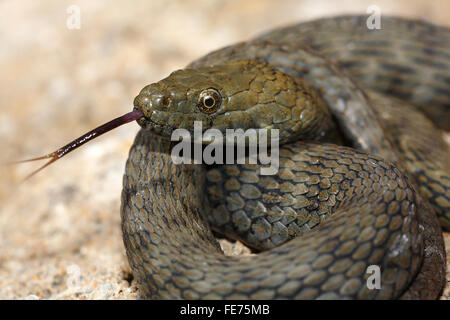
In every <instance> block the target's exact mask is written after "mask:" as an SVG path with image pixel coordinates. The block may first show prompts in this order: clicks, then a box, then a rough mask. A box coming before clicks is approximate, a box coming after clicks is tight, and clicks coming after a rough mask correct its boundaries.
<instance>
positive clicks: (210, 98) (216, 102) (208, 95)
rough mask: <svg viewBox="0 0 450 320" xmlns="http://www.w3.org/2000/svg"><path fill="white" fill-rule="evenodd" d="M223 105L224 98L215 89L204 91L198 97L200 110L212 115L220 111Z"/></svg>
mask: <svg viewBox="0 0 450 320" xmlns="http://www.w3.org/2000/svg"><path fill="white" fill-rule="evenodd" d="M221 104H222V97H221V96H220V93H219V92H218V91H217V90H215V89H206V90H203V91H202V92H201V93H200V95H199V97H198V104H197V106H198V108H199V109H200V111H201V112H203V113H206V114H211V113H214V112H216V111H217V109H219V107H220V105H221Z"/></svg>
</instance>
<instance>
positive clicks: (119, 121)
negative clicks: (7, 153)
mask: <svg viewBox="0 0 450 320" xmlns="http://www.w3.org/2000/svg"><path fill="white" fill-rule="evenodd" d="M143 116H144V114H143V113H142V111H140V110H137V109H135V110H133V111H131V112H129V113H127V114H124V115H123V116H121V117H118V118H115V119H114V120H111V121H109V122H107V123H105V124H102V125H101V126H99V127H97V128H95V129H94V130H91V131H89V132H87V133H85V134H83V135H82V136H81V137H79V138H77V139H75V140H73V141H71V142H69V143H68V144H66V145H65V146H63V147H61V148H59V149H58V150H56V151H54V152H52V153H49V154H46V155H45V156H41V157H37V158H33V159H27V160H20V161H15V162H12V164H17V163H23V162H30V161H37V160H43V159H50V160H49V161H48V162H46V163H45V164H44V165H43V166H42V167H40V168H38V169H36V170H35V171H33V172H32V173H30V174H29V175H28V176H27V177H26V178H25V179H24V180H27V179H29V178H31V177H32V176H34V175H35V174H36V173H38V172H39V171H41V170H42V169H44V168H45V167H47V166H49V165H50V164H52V163H53V162H55V161H56V160H58V159H61V158H62V157H64V156H65V155H66V154H68V153H69V152H71V151H73V150H75V149H77V148H78V147H80V146H82V145H83V144H85V143H86V142H89V141H91V140H93V139H95V138H97V137H99V136H101V135H102V134H104V133H106V132H108V131H111V130H112V129H115V128H117V127H120V126H121V125H123V124H126V123H128V122H131V121H134V120H138V119H139V118H142V117H143Z"/></svg>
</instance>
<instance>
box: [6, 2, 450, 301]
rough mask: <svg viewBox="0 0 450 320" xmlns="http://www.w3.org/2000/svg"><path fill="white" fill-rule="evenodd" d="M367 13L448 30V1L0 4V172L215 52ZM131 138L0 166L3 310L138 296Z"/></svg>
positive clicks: (126, 130) (130, 133) (122, 108)
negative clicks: (76, 19) (124, 200)
mask: <svg viewBox="0 0 450 320" xmlns="http://www.w3.org/2000/svg"><path fill="white" fill-rule="evenodd" d="M430 3H432V5H431V4H430ZM71 4H76V5H78V6H79V8H80V9H81V28H80V29H68V28H67V25H66V22H67V19H68V16H69V14H68V13H67V12H66V10H67V9H68V7H69V5H71ZM370 4H376V5H378V6H379V7H380V8H381V10H382V14H384V13H385V14H397V15H403V16H408V17H423V18H426V19H428V20H429V21H432V22H435V23H438V24H442V25H447V26H449V25H450V22H449V21H450V19H449V18H448V13H449V12H450V3H449V2H448V1H446V0H435V1H432V2H430V1H428V0H424V1H422V0H420V1H419V0H416V1H412V0H410V1H406V0H405V1H395V2H394V1H332V0H329V1H325V0H303V1H301V0H295V1H289V0H288V1H276V2H275V1H270V0H262V1H256V0H252V1H245V2H244V1H238V0H232V1H221V0H214V1H199V0H188V1H181V0H180V1H163V0H160V1H133V2H130V1H100V0H98V1H87V0H86V1H60V0H42V1H31V0H29V1H13V0H9V1H8V0H5V1H2V2H0V43H1V45H0V70H1V72H0V149H1V155H0V162H5V161H10V160H12V159H23V158H28V157H33V156H37V155H41V154H43V153H47V152H50V151H53V150H54V149H55V148H57V147H59V146H61V145H63V144H65V143H66V142H68V141H70V140H72V139H73V138H74V137H77V136H79V135H80V134H81V133H84V132H86V131H88V130H90V129H91V128H93V127H95V126H97V125H99V124H101V123H104V122H106V121H108V120H110V119H112V118H113V117H116V116H119V115H121V114H124V113H125V112H128V111H129V110H131V107H132V101H133V98H134V96H135V95H136V94H137V93H138V92H139V90H140V89H141V88H142V87H143V86H144V85H146V84H149V83H151V82H155V81H157V80H159V79H161V78H163V77H165V76H166V75H168V74H169V73H170V72H171V71H173V70H175V69H179V68H182V67H183V66H185V65H186V64H187V63H189V62H190V61H191V60H193V59H195V58H197V57H199V56H200V55H203V54H205V53H207V52H209V51H211V50H213V49H217V48H219V47H221V46H223V45H226V44H230V43H233V42H236V41H239V40H245V39H248V38H249V37H251V36H253V35H256V34H258V33H260V32H262V31H264V30H268V29H270V28H272V27H274V26H280V25H285V24H288V23H293V22H298V21H304V20H310V19H313V18H317V17H322V16H326V15H334V14H338V13H356V12H359V13H364V12H365V11H366V8H367V7H368V5H370ZM137 130H138V126H137V125H136V124H130V125H128V126H125V127H122V128H119V129H117V130H115V131H113V132H111V133H109V134H108V135H107V136H104V137H101V138H99V139H98V140H97V141H94V142H92V143H90V144H89V145H87V146H86V147H84V148H82V149H81V150H79V151H78V152H75V153H73V154H71V155H69V156H68V157H67V158H66V159H65V161H62V162H59V163H58V164H56V165H54V166H52V167H50V168H48V169H47V170H46V171H45V172H42V173H40V174H38V175H37V176H35V177H34V178H33V179H31V180H29V181H27V182H26V183H23V184H19V182H20V181H21V179H22V178H23V177H24V176H25V175H26V174H27V173H29V172H30V171H31V170H32V169H33V168H36V164H34V165H21V166H17V167H1V168H0V174H1V177H2V179H0V298H3V299H118V298H120V299H130V298H137V297H138V296H139V295H138V292H137V289H136V287H135V286H134V282H133V281H132V276H131V274H130V270H129V267H128V263H127V260H126V257H125V252H124V247H123V244H122V239H121V231H120V215H119V206H120V190H121V184H122V174H123V168H124V163H125V160H126V157H127V153H128V149H129V147H130V145H131V143H132V140H133V138H134V135H135V134H136V132H137ZM446 241H447V248H450V237H447V239H446ZM234 250H235V251H236V250H237V251H240V250H244V249H240V248H239V247H238V248H235V249H234ZM448 255H450V254H448ZM448 287H449V286H447V291H446V293H444V295H446V296H447V297H449V296H450V290H449V288H448Z"/></svg>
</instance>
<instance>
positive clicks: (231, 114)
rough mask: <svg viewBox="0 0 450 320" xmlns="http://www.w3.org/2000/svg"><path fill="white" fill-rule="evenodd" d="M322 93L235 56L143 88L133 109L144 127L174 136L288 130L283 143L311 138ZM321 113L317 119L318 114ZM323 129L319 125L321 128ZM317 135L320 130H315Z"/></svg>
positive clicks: (321, 110)
mask: <svg viewBox="0 0 450 320" xmlns="http://www.w3.org/2000/svg"><path fill="white" fill-rule="evenodd" d="M318 100H320V99H319V98H318V96H317V95H316V94H315V92H313V91H312V90H310V89H308V88H306V87H305V86H304V85H303V83H302V82H301V81H300V80H298V79H296V78H292V77H290V76H287V75H286V74H284V73H282V72H281V71H278V70H276V69H275V68H273V67H272V66H270V65H269V64H267V63H265V62H262V61H255V60H235V61H229V62H227V63H224V64H219V65H214V66H207V67H200V68H196V69H183V70H178V71H175V72H173V73H172V74H170V75H169V76H168V77H167V78H165V79H162V80H161V81H159V82H156V83H153V84H150V85H148V86H146V87H144V88H143V89H142V90H141V92H140V93H139V95H138V96H137V97H136V98H135V100H134V107H135V108H136V109H138V110H141V111H142V112H143V114H144V117H143V118H141V119H140V120H138V123H139V124H140V125H141V126H142V127H143V128H145V129H148V130H151V131H153V132H155V133H157V134H159V135H162V136H165V137H170V135H171V134H172V132H173V131H174V130H175V129H187V130H188V131H190V132H191V133H192V132H193V130H194V121H201V122H202V130H203V131H205V130H207V129H210V128H215V129H218V130H220V131H221V132H223V133H225V130H226V129H243V130H244V131H245V130H247V129H250V128H252V129H285V128H289V131H288V130H280V141H281V142H284V141H288V140H294V139H297V138H298V136H299V135H296V134H294V135H293V132H294V133H302V134H303V136H304V137H308V135H310V134H311V131H313V130H315V131H317V127H318V126H317V123H316V122H317V121H320V120H321V119H322V118H323V113H324V109H325V112H326V108H325V107H324V106H323V105H322V104H321V102H320V101H318ZM319 114H320V115H322V117H320V116H319V117H318V116H317V115H319ZM319 127H320V126H319ZM314 134H317V132H314Z"/></svg>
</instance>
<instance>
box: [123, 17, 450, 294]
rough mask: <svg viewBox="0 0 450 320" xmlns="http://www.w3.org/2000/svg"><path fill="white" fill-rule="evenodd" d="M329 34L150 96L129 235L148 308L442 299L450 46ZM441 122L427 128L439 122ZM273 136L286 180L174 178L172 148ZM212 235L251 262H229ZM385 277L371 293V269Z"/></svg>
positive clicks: (188, 168)
mask: <svg viewBox="0 0 450 320" xmlns="http://www.w3.org/2000/svg"><path fill="white" fill-rule="evenodd" d="M366 18H367V17H364V16H342V17H334V18H324V19H320V20H316V21H312V22H306V23H301V24H297V25H294V26H290V27H285V28H281V29H277V30H273V31H270V32H268V33H266V34H264V35H262V36H260V37H258V38H255V39H253V40H250V41H247V42H242V43H238V44H235V45H231V46H228V47H225V48H222V49H220V50H217V51H214V52H212V53H210V54H208V55H206V56H204V57H202V58H200V59H198V60H196V61H194V62H193V63H191V64H190V65H189V66H187V68H186V69H183V70H178V71H175V72H173V73H172V74H171V75H169V76H168V77H167V78H165V79H163V80H161V81H159V82H157V83H153V84H151V85H148V86H146V87H144V88H143V89H142V91H141V92H140V93H139V95H138V96H137V97H136V98H135V101H134V107H135V109H138V110H140V111H141V112H142V113H143V114H144V116H143V117H141V118H140V119H138V120H137V122H138V123H139V124H140V126H141V127H142V129H141V130H140V131H139V133H138V135H137V137H136V139H135V142H134V144H133V146H132V148H131V150H130V154H129V158H128V160H127V164H126V171H125V175H124V178H123V191H122V206H121V218H122V230H123V240H124V244H125V248H126V253H127V257H128V260H129V263H130V266H131V268H132V271H133V274H134V277H135V279H136V281H137V283H138V286H139V287H140V289H141V292H142V294H143V295H144V296H146V297H148V298H160V299H180V298H181V299H397V298H401V299H434V298H436V297H438V296H439V294H440V292H441V290H442V287H443V284H444V282H445V250H444V245H443V238H442V230H441V227H442V228H443V229H444V230H449V229H450V161H449V160H450V152H449V147H448V145H447V144H446V143H445V141H444V140H443V137H442V134H441V131H440V129H439V128H438V127H440V128H443V129H449V124H450V121H449V119H450V118H449V115H450V107H449V106H450V94H449V92H450V91H449V90H448V88H449V84H450V30H449V29H447V28H444V27H439V26H434V25H431V24H429V23H426V22H422V21H418V20H408V19H403V18H395V17H382V29H379V30H368V29H367V27H366ZM429 118H430V119H431V120H433V122H432V121H431V120H429ZM194 120H198V121H202V125H203V130H206V129H209V128H215V129H218V130H220V131H221V132H225V130H226V129H227V128H232V129H236V128H242V129H244V130H246V129H249V128H266V129H279V130H280V141H279V142H280V153H279V154H280V168H279V171H278V173H276V174H275V175H260V174H259V165H252V164H225V165H211V166H206V165H200V164H174V163H173V161H172V159H171V156H170V152H171V148H172V147H173V145H174V142H170V139H169V138H170V136H171V134H172V132H173V131H174V130H175V129H177V128H184V129H187V130H189V131H192V130H193V121H194ZM213 230H214V231H215V232H217V233H221V234H224V235H226V236H228V237H230V238H233V239H239V240H240V241H242V242H244V243H245V244H247V245H248V246H250V247H252V248H254V249H255V250H257V251H261V252H260V253H258V254H256V255H251V256H245V257H231V256H225V255H224V254H223V253H222V251H221V249H220V246H219V245H218V242H217V240H216V237H215V235H214V233H213ZM371 265H376V266H379V267H380V270H381V288H378V289H369V288H368V286H367V283H366V282H367V279H368V277H369V276H370V273H368V272H367V270H368V267H369V266H371Z"/></svg>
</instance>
